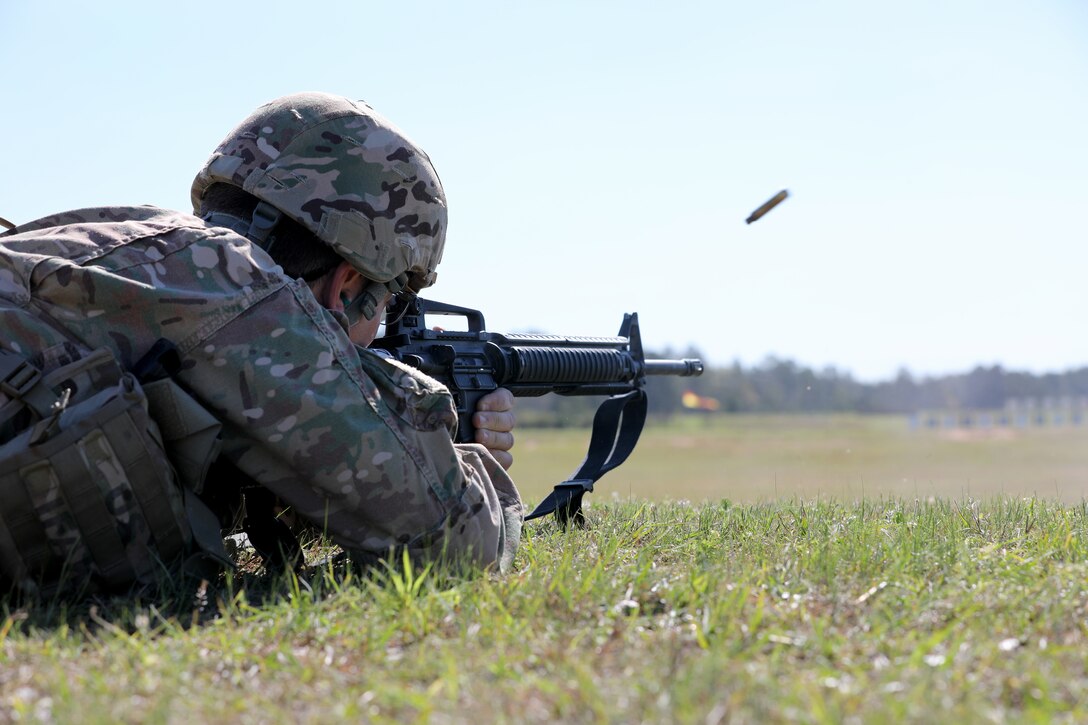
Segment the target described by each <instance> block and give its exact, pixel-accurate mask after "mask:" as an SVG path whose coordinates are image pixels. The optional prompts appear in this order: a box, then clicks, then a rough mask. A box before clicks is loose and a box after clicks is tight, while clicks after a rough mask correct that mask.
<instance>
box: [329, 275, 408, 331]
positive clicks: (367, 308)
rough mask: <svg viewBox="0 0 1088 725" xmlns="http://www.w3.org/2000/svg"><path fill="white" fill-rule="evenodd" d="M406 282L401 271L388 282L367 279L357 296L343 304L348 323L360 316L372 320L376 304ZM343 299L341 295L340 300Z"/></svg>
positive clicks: (399, 288)
mask: <svg viewBox="0 0 1088 725" xmlns="http://www.w3.org/2000/svg"><path fill="white" fill-rule="evenodd" d="M407 284H408V273H407V272H401V273H400V274H398V275H397V276H396V277H394V278H393V279H391V280H389V281H388V282H375V281H374V280H368V282H367V285H366V287H364V288H363V291H362V292H361V293H360V294H359V296H358V297H356V298H355V299H353V300H350V301H348V302H345V304H344V314H345V315H346V316H347V318H348V323H349V324H351V325H354V324H355V323H357V322H359V319H360V316H362V317H365V318H366V319H368V320H373V319H374V316H375V315H376V314H378V305H379V304H381V302H382V301H383V300H384V299H385V297H386V295H389V294H393V295H395V294H396V293H398V292H400V291H401V290H402V289H404V287H405V285H407ZM343 299H344V298H343V297H342V298H341V301H343Z"/></svg>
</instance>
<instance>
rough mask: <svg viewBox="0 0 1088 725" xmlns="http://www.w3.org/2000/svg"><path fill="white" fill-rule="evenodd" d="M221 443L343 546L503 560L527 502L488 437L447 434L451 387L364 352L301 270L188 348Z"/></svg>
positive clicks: (368, 552)
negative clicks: (467, 440)
mask: <svg viewBox="0 0 1088 725" xmlns="http://www.w3.org/2000/svg"><path fill="white" fill-rule="evenodd" d="M189 356H190V358H191V359H192V360H193V361H194V362H195V365H194V367H193V368H192V369H191V370H189V371H187V372H186V374H185V380H186V382H187V383H189V385H190V387H191V388H193V389H194V391H196V392H197V393H198V395H200V396H201V397H202V398H203V399H204V401H205V403H206V404H207V405H208V406H209V407H210V408H212V409H213V410H214V411H215V412H216V415H217V416H218V417H219V418H220V419H221V420H223V421H224V424H225V435H224V438H225V440H224V454H225V455H228V456H229V457H230V458H231V459H232V460H233V461H234V462H235V463H236V465H238V467H239V468H241V469H242V470H243V471H245V472H246V473H248V474H249V475H250V476H252V477H253V478H254V479H255V480H257V481H259V482H260V483H261V484H263V485H264V486H266V487H268V488H269V489H271V490H272V491H274V492H275V493H276V494H277V495H278V496H279V497H280V498H281V499H283V500H284V501H286V502H288V503H290V504H291V505H292V506H293V507H294V508H295V509H296V510H297V511H298V512H299V513H300V514H301V515H302V516H304V517H305V518H306V519H307V520H309V521H310V522H312V523H314V524H316V525H317V526H319V527H321V528H322V529H324V530H325V531H327V532H328V533H329V534H330V535H331V536H332V537H333V538H334V539H335V540H336V541H337V543H339V544H341V545H342V546H344V547H345V548H347V549H349V550H352V551H354V552H355V553H356V554H359V555H363V556H382V555H384V554H385V553H387V552H388V551H389V550H390V549H391V548H393V547H400V546H403V547H407V548H408V550H409V551H411V552H413V553H415V554H419V555H421V556H426V557H432V556H439V555H442V556H449V557H452V558H455V559H468V560H471V561H473V562H476V563H478V564H483V565H489V564H497V565H498V566H499V567H500V568H502V569H505V568H507V567H509V565H510V563H511V561H512V559H513V554H514V552H515V550H516V547H517V542H518V538H519V534H520V528H521V518H522V504H521V499H520V496H519V495H518V492H517V489H516V488H515V487H514V484H513V482H512V481H511V480H510V478H509V476H508V475H507V473H506V471H505V470H503V469H502V467H501V466H500V465H499V464H498V463H497V462H496V461H495V459H494V458H493V457H492V456H491V454H490V453H489V452H488V451H487V449H486V448H484V447H483V446H479V445H455V444H454V443H453V439H452V437H451V434H452V432H453V427H454V426H455V425H456V421H457V416H456V412H455V409H454V405H453V400H452V396H451V395H450V393H449V391H448V390H447V389H446V388H445V387H444V386H442V385H440V384H439V383H438V382H436V381H434V380H432V379H430V378H428V377H426V376H424V375H421V374H418V373H416V372H415V371H413V370H411V369H409V368H407V367H405V366H402V365H400V364H399V363H397V362H395V361H391V360H388V359H385V358H383V357H381V356H378V355H376V354H374V353H371V352H369V351H366V350H362V351H360V350H359V349H357V348H356V347H355V346H354V345H352V344H351V341H350V340H349V339H348V337H347V335H346V334H345V332H344V330H343V328H341V327H340V325H339V324H338V323H337V321H336V320H335V319H334V318H333V316H332V315H330V314H329V313H328V312H327V311H326V310H324V309H323V308H321V307H320V306H319V305H318V303H317V301H316V300H315V299H314V297H313V295H312V294H311V293H310V290H309V288H308V287H307V286H306V285H305V284H303V283H302V282H300V281H294V282H289V283H287V284H286V285H285V286H284V287H282V288H280V289H279V290H277V291H275V292H274V293H272V294H270V295H269V296H267V297H265V298H264V299H263V300H262V301H261V302H260V303H259V304H257V305H255V306H253V307H252V308H250V309H248V310H247V311H246V312H245V313H243V314H242V315H241V316H239V317H238V318H237V319H235V320H233V321H231V322H230V323H229V324H226V325H224V326H222V327H221V328H219V329H218V330H217V331H216V332H215V333H214V334H213V335H210V336H209V337H208V338H207V339H205V340H204V341H203V343H202V345H201V346H200V348H199V349H192V350H191V351H190V352H189Z"/></svg>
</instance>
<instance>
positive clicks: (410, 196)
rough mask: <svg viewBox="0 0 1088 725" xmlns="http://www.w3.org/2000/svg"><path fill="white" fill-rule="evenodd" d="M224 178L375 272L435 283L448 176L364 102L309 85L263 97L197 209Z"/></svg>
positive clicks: (207, 179)
mask: <svg viewBox="0 0 1088 725" xmlns="http://www.w3.org/2000/svg"><path fill="white" fill-rule="evenodd" d="M215 183H226V184H230V185H232V186H236V187H238V188H240V189H242V190H244V191H246V192H248V193H250V194H252V195H253V196H255V197H257V198H258V199H260V200H261V201H264V202H266V203H268V204H270V205H272V206H274V207H276V208H277V209H279V210H280V211H281V212H283V213H284V214H285V215H286V216H288V217H290V218H291V219H294V220H295V221H296V222H298V223H299V224H301V225H302V226H304V227H305V228H307V229H309V230H310V231H311V232H313V233H314V234H315V235H317V237H318V238H320V239H321V240H322V241H323V242H325V243H326V244H328V245H329V246H331V247H332V248H333V249H335V250H336V252H337V253H338V254H340V256H341V257H343V258H344V259H345V260H347V261H348V263H350V264H351V266H352V267H354V268H355V269H356V270H358V271H359V272H360V273H361V274H362V275H363V276H364V277H367V278H368V279H371V280H374V281H376V282H381V283H387V282H390V281H392V280H396V279H397V278H398V277H400V276H401V275H405V276H406V277H407V286H408V287H409V288H411V289H412V290H415V291H418V290H420V289H422V288H423V287H427V286H430V285H432V284H434V281H435V277H436V273H435V268H436V267H437V266H438V263H439V262H440V261H441V260H442V247H443V244H444V243H445V238H446V196H445V193H444V192H443V190H442V182H441V181H440V180H439V178H438V174H437V173H435V170H434V167H433V166H432V165H431V160H430V158H428V156H427V154H425V153H424V152H423V151H422V149H420V148H419V147H418V146H416V145H415V144H413V143H412V142H411V141H409V140H408V139H407V137H405V135H404V134H403V133H402V132H401V131H400V130H399V129H397V127H396V126H394V125H393V124H392V123H390V122H389V121H388V120H386V119H385V118H384V117H382V116H381V115H380V114H378V113H377V112H376V111H374V109H372V108H371V107H370V106H368V105H367V104H365V103H363V102H360V101H352V100H349V99H347V98H343V97H340V96H334V95H330V94H326V93H299V94H295V95H290V96H284V97H282V98H278V99H276V100H274V101H272V102H271V103H268V104H265V105H264V106H261V107H260V108H258V109H257V110H256V111H255V112H254V113H253V114H252V115H250V116H249V118H247V119H245V120H244V121H242V123H240V124H239V125H238V126H237V127H236V128H235V129H234V130H233V131H231V133H230V134H229V135H228V136H227V138H226V139H225V140H224V141H223V142H222V143H221V144H219V147H218V148H217V149H216V150H215V152H214V153H212V155H211V157H210V158H209V159H208V160H207V162H206V163H205V164H204V167H203V168H202V169H201V170H200V173H198V174H197V176H196V179H195V180H194V181H193V188H192V202H193V209H194V211H195V213H196V214H197V215H200V214H201V213H202V208H201V207H202V200H203V198H204V194H205V193H206V192H207V190H208V188H209V187H210V186H211V185H212V184H215ZM400 283H403V278H402V280H401V282H400ZM400 283H396V284H394V285H393V287H394V288H397V287H399V286H400Z"/></svg>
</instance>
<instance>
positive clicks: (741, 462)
mask: <svg viewBox="0 0 1088 725" xmlns="http://www.w3.org/2000/svg"><path fill="white" fill-rule="evenodd" d="M517 441H518V442H517V445H516V448H515V453H516V457H515V467H514V469H513V470H512V473H513V475H514V479H515V480H516V481H517V483H518V486H519V488H520V489H521V490H522V492H523V493H524V494H525V497H526V498H527V499H530V500H532V501H536V500H538V499H539V498H540V497H541V496H542V495H543V494H544V493H546V492H547V491H548V490H550V489H551V486H552V485H553V484H554V483H555V482H557V481H560V480H563V479H564V478H566V477H567V476H569V475H570V474H571V473H573V472H574V470H576V469H577V467H578V464H579V463H581V461H582V458H583V457H584V456H585V449H586V444H587V443H588V436H587V434H586V432H585V431H580V430H571V431H553V430H521V431H519V432H518V439H517ZM597 491H598V493H597V494H596V495H597V497H598V498H601V497H602V494H603V495H604V496H609V497H611V496H612V495H613V494H615V495H618V496H620V497H622V498H627V497H637V498H646V499H651V500H657V501H665V500H678V499H686V500H690V501H704V500H708V501H718V500H721V499H729V500H731V501H735V502H749V503H754V502H760V501H771V500H782V499H794V498H799V499H805V500H809V499H816V498H824V497H832V498H837V499H841V500H853V499H855V498H860V497H865V496H897V497H903V498H928V497H940V498H956V499H960V498H964V497H968V496H971V497H975V498H983V497H987V496H991V495H995V494H1007V495H1014V496H1024V495H1026V496H1032V495H1034V496H1039V497H1043V498H1053V499H1056V500H1060V501H1065V502H1067V503H1074V502H1078V501H1081V500H1082V499H1084V498H1088V426H1083V427H1064V428H1061V427H1052V428H1019V429H1016V428H1000V429H998V428H995V429H989V430H984V429H976V430H931V429H917V430H912V429H911V428H910V426H909V425H908V422H907V420H906V418H905V417H900V416H887V417H882V416H859V415H811V416H797V415H782V416H763V415H750V416H749V415H735V416H719V417H707V418H704V417H689V418H682V419H678V420H677V421H675V422H673V423H672V424H670V425H668V426H662V427H648V428H647V430H646V431H645V432H644V433H643V437H642V439H641V440H640V441H639V445H638V448H636V449H635V452H634V453H633V454H632V455H631V458H630V459H629V460H628V462H627V463H625V464H624V465H623V466H621V467H620V468H617V469H616V470H615V471H612V472H610V473H608V474H607V475H606V476H605V477H604V478H602V479H601V482H600V484H599V485H598V488H597Z"/></svg>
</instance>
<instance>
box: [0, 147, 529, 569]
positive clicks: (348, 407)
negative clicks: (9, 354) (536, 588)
mask: <svg viewBox="0 0 1088 725" xmlns="http://www.w3.org/2000/svg"><path fill="white" fill-rule="evenodd" d="M266 130H271V129H266ZM254 131H255V134H254V143H255V144H257V143H258V142H259V141H261V139H259V138H257V137H258V136H259V135H260V128H257V129H254ZM265 146H266V147H267V144H265ZM275 155H278V154H274V156H275ZM274 156H273V157H274ZM223 158H225V157H223ZM219 163H220V164H221V167H220V168H228V170H229V167H230V166H231V163H230V162H219ZM222 164H225V167H224V166H222ZM267 166H268V164H267V163H265V164H264V166H263V167H262V174H263V170H264V169H266V168H267ZM236 169H237V165H236V164H235V170H236ZM292 174H293V176H292V178H293V179H295V180H296V181H299V180H301V179H302V178H303V176H304V175H299V174H298V173H297V168H296V169H294V170H293V171H292ZM269 176H271V174H269ZM326 181H327V179H326ZM275 183H277V184H279V183H281V182H275ZM322 183H324V182H322ZM409 188H410V186H409ZM194 193H195V192H194ZM391 196H393V194H391ZM194 198H195V199H196V197H194ZM197 200H198V199H197ZM198 206H199V204H198ZM379 216H380V213H379ZM383 221H384V222H388V225H389V226H390V229H391V230H392V228H393V226H394V224H396V226H397V230H396V231H397V232H398V233H397V238H398V239H400V240H402V244H401V245H400V246H401V248H402V253H403V254H404V255H406V256H407V258H408V259H409V261H411V256H412V255H413V254H414V252H413V249H414V247H413V245H412V243H411V235H410V233H409V231H410V230H408V229H407V228H406V226H405V224H404V223H403V220H397V219H383ZM330 223H336V221H335V220H334V221H333V222H330V221H329V220H328V219H326V220H325V221H324V222H322V224H324V225H325V227H324V228H326V229H327V227H328V225H329V224H330ZM339 224H340V226H341V228H342V229H345V228H347V227H350V226H351V224H356V226H357V222H355V221H354V220H353V218H352V217H351V216H349V215H346V216H343V217H341V218H340V220H339ZM338 251H344V250H338ZM347 251H348V252H350V250H347ZM352 255H354V256H355V257H358V256H359V253H358V252H350V253H345V254H344V256H345V257H347V258H348V259H349V261H352V262H353V264H355V262H357V261H360V260H358V259H356V260H352ZM439 256H440V247H439ZM364 263H366V260H362V261H361V262H360V264H364ZM434 263H435V264H436V263H437V261H436V260H435V261H434ZM356 266H357V267H358V266H360V265H356ZM368 276H369V277H370V278H371V279H375V278H378V281H382V282H384V281H385V280H383V279H381V275H380V274H378V273H376V272H374V271H371V273H370V275H368ZM416 276H417V282H418V283H420V284H422V285H425V284H429V283H430V282H431V281H432V280H433V272H432V273H430V275H429V278H428V279H418V278H419V277H420V276H421V275H418V274H417V275H416ZM422 276H426V275H422ZM386 279H388V276H387V277H386ZM5 301H6V303H5ZM45 317H48V318H52V321H53V324H50V323H47V322H45V321H44V318H45ZM56 324H59V326H60V327H61V328H62V329H63V334H62V333H61V332H58V331H57V330H56V329H54V326H55V325H56ZM0 329H2V330H4V336H3V339H0V345H3V346H5V347H7V348H8V349H10V350H13V351H16V352H20V353H23V354H27V355H34V354H37V355H38V356H39V359H42V360H48V358H49V356H50V354H52V352H51V351H56V350H61V349H63V348H64V347H65V346H66V345H71V343H72V341H73V340H74V341H76V342H77V343H78V344H79V345H80V346H83V347H85V348H87V349H94V348H99V347H106V348H109V349H111V350H113V351H114V352H115V354H116V355H117V357H118V359H119V360H120V361H121V363H122V364H123V365H124V366H125V367H126V368H129V367H131V366H132V364H133V363H134V362H136V361H137V360H138V359H139V358H140V357H141V356H142V355H143V354H144V353H145V352H146V351H147V350H148V348H150V347H151V345H152V344H153V343H154V342H155V341H156V340H157V339H159V338H167V339H169V340H171V341H172V342H174V343H175V345H176V346H177V348H178V350H179V352H180V353H181V355H182V371H181V373H180V375H179V381H180V382H181V383H182V384H183V385H184V386H185V387H186V388H188V390H189V391H190V392H191V393H192V395H193V396H194V397H195V398H196V399H197V400H198V401H199V402H200V403H201V404H203V405H204V406H205V407H206V408H207V409H208V410H209V411H211V412H212V413H213V414H214V415H215V416H216V417H217V418H218V419H219V420H220V421H221V422H222V423H223V429H222V438H223V446H222V454H221V455H223V456H226V457H227V458H228V459H229V460H230V461H231V462H232V463H234V464H235V465H236V466H238V468H240V469H241V470H242V471H243V472H244V473H246V474H248V475H249V476H250V477H251V478H252V479H254V480H255V481H257V482H259V483H260V484H262V485H264V486H266V487H267V488H268V489H270V490H271V491H272V492H274V493H275V494H276V495H277V496H278V497H279V498H281V499H282V500H283V501H285V502H287V503H288V504H290V505H291V506H292V507H294V509H295V510H296V511H297V512H298V513H299V514H301V515H302V516H303V517H304V518H306V519H307V520H309V521H310V522H311V523H314V524H316V525H317V526H319V527H321V528H322V529H324V530H326V531H327V532H328V533H329V534H330V535H331V536H332V537H333V538H334V539H335V540H336V541H337V542H338V543H339V544H340V545H342V546H344V547H345V548H346V549H348V550H351V551H353V552H357V553H360V554H363V555H367V556H382V555H384V554H385V553H386V552H388V551H389V550H390V549H391V548H392V547H396V546H404V547H407V548H408V550H409V551H411V552H413V553H414V554H417V555H420V556H432V555H439V554H445V555H449V556H451V557H455V558H462V557H465V558H468V559H470V560H471V561H474V562H476V563H479V564H483V565H488V564H497V565H498V566H499V567H500V568H502V569H505V568H507V567H508V566H509V564H510V562H511V560H512V558H513V555H514V552H515V550H516V548H517V543H518V538H519V535H520V528H521V518H522V504H521V499H520V497H519V495H518V492H517V489H516V488H515V487H514V484H513V482H512V481H511V480H510V478H509V477H508V475H507V474H506V472H505V471H504V470H503V469H502V468H501V466H499V464H498V463H497V462H496V461H495V459H494V458H493V457H492V456H491V454H490V453H489V452H488V451H487V449H486V448H484V447H483V446H480V445H476V444H454V443H453V442H452V439H451V432H452V431H453V429H454V426H455V425H456V421H457V418H456V414H455V411H454V406H453V402H452V398H451V396H450V393H449V391H448V390H446V389H445V388H444V387H443V386H441V385H440V384H438V383H437V382H436V381H434V380H432V379H430V378H428V377H426V376H424V375H422V374H420V373H418V372H416V371H414V370H411V369H409V368H407V367H405V366H402V365H400V364H399V363H397V362H395V361H391V360H388V359H385V358H383V357H380V356H379V355H377V354H375V353H372V352H370V351H367V350H361V349H359V348H357V347H356V346H355V345H353V344H352V342H351V341H350V339H349V338H348V334H347V330H346V327H345V322H344V318H343V315H334V314H333V313H331V312H329V311H328V310H326V309H324V308H323V307H322V306H321V305H320V304H318V302H317V300H316V299H315V297H314V295H313V294H312V293H311V291H310V289H309V287H308V286H307V285H306V284H305V283H304V282H302V281H301V280H292V279H289V278H287V277H286V276H285V275H284V274H283V273H282V270H281V268H280V267H278V266H277V265H276V263H275V262H273V260H272V258H271V257H270V256H269V255H268V254H267V253H266V252H265V251H264V250H263V249H261V248H259V247H258V246H256V245H255V244H253V243H251V242H250V241H249V240H248V239H246V238H245V237H243V236H241V235H239V234H238V233H236V232H235V231H233V230H231V229H227V228H223V227H216V226H212V225H210V224H208V223H207V222H205V221H203V220H201V219H199V218H196V217H193V216H189V215H186V214H181V213H176V212H170V211H165V210H161V209H157V208H153V207H131V208H99V209H83V210H78V211H72V212H67V213H63V214H59V215H56V216H53V217H49V218H45V219H41V220H39V221H36V222H33V223H30V224H27V225H24V226H21V227H18V228H17V229H15V230H12V231H10V232H7V233H5V234H2V235H0Z"/></svg>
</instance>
